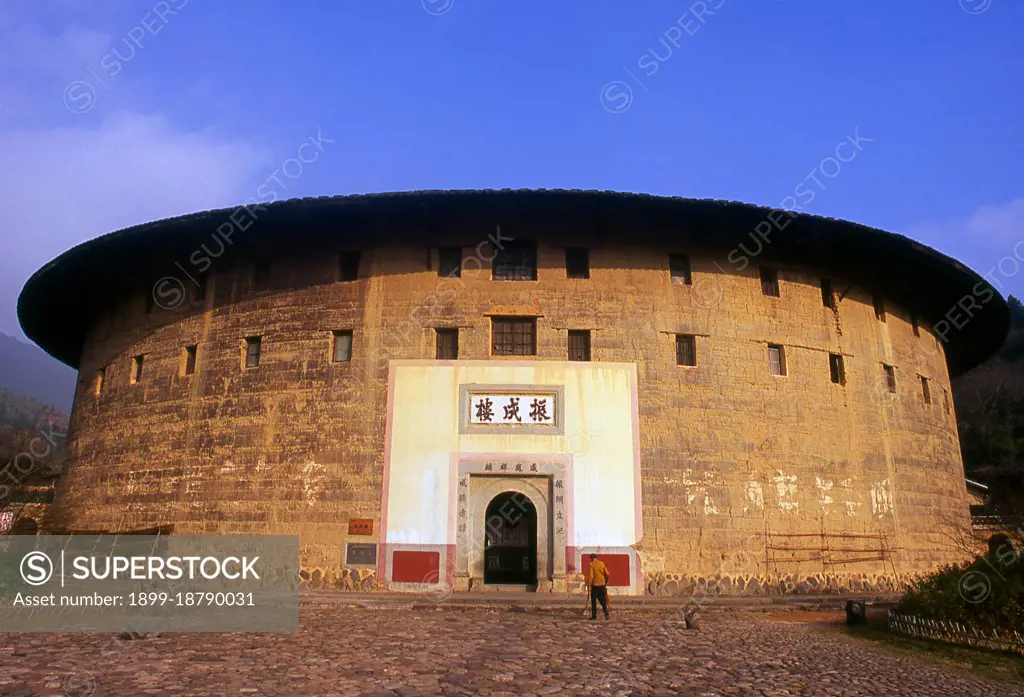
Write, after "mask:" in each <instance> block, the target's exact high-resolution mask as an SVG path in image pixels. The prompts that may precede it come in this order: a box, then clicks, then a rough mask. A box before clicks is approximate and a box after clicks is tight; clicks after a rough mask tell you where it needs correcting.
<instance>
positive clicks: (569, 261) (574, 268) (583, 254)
mask: <svg viewBox="0 0 1024 697" xmlns="http://www.w3.org/2000/svg"><path fill="white" fill-rule="evenodd" d="M565 276H566V278H590V254H589V253H588V251H587V250H586V249H585V248H583V247H566V248H565Z"/></svg>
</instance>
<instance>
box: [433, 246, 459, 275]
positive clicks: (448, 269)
mask: <svg viewBox="0 0 1024 697" xmlns="http://www.w3.org/2000/svg"><path fill="white" fill-rule="evenodd" d="M437 251H438V262H439V263H438V265H437V275H438V276H441V277H447V278H458V277H460V276H462V247H441V248H440V249H439V250H437Z"/></svg>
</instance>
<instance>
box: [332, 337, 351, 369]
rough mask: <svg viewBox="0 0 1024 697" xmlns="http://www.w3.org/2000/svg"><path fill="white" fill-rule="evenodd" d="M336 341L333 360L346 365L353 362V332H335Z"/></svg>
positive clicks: (333, 348) (334, 342)
mask: <svg viewBox="0 0 1024 697" xmlns="http://www.w3.org/2000/svg"><path fill="white" fill-rule="evenodd" d="M333 335H334V341H333V347H332V350H331V360H332V361H334V362H335V363H344V362H346V361H350V360H352V330H351V329H344V330H341V331H336V332H333Z"/></svg>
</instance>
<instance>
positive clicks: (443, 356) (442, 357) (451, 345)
mask: <svg viewBox="0 0 1024 697" xmlns="http://www.w3.org/2000/svg"><path fill="white" fill-rule="evenodd" d="M434 331H435V332H436V333H437V360H439V361H454V360H458V358H459V330H458V329H435V330H434Z"/></svg>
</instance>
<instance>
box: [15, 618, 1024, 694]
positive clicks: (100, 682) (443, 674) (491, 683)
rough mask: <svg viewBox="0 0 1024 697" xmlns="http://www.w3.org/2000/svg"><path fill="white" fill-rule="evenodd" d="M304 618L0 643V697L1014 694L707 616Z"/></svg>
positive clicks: (877, 654)
mask: <svg viewBox="0 0 1024 697" xmlns="http://www.w3.org/2000/svg"><path fill="white" fill-rule="evenodd" d="M701 622H702V627H701V629H700V630H699V631H694V630H686V629H685V628H683V627H682V626H680V622H679V621H678V615H677V614H675V613H673V612H671V611H668V610H664V609H662V610H622V611H620V612H618V613H616V614H615V615H614V616H613V618H612V621H611V622H607V623H605V622H604V621H603V620H598V621H597V622H590V621H589V620H585V619H583V618H582V617H581V616H580V614H579V613H578V612H576V611H570V610H569V609H561V610H555V611H550V612H508V611H497V610H494V609H461V610H451V609H438V610H434V609H415V610H401V609H396V608H394V607H391V608H386V609H367V608H354V607H350V606H346V605H343V604H332V605H326V606H320V607H304V608H303V613H302V631H301V632H300V633H298V634H263V635H260V634H167V635H162V636H155V637H148V638H144V639H140V640H135V641H127V642H119V641H117V640H116V639H115V638H114V637H113V636H112V635H110V634H89V635H82V634H59V635H55V634H45V635H44V634H4V635H0V667H2V670H0V695H3V696H6V697H30V696H33V697H34V696H39V695H66V696H68V697H104V696H108V695H111V696H113V695H116V696H118V697H121V696H124V697H128V696H129V695H130V696H131V697H137V696H138V695H232V696H237V697H248V696H252V697H262V696H270V695H274V696H282V697H284V696H289V695H304V696H307V695H308V696H312V695H321V696H327V695H338V696H343V695H346V696H347V695H352V696H354V697H355V696H359V695H364V696H372V697H394V696H395V695H399V696H401V697H412V696H413V695H472V694H479V695H491V696H493V697H499V696H501V697H505V696H507V697H515V696H518V695H607V694H619V695H663V696H665V697H668V696H669V695H699V696H704V695H708V696H710V695H849V696H854V695H884V696H886V697H891V696H896V695H928V696H934V697H940V696H941V697H955V696H959V695H965V696H966V695H970V696H971V697H984V696H987V695H1020V694H1024V692H1022V691H1021V690H1019V689H1017V688H1015V687H1013V686H1010V685H1004V684H1000V683H995V682H990V681H987V680H984V679H981V678H977V677H973V676H971V675H969V674H966V673H963V672H958V671H953V670H951V669H946V668H944V667H940V666H937V665H935V664H933V663H930V662H926V661H925V660H924V659H920V658H917V657H915V656H906V655H902V654H895V653H889V652H887V651H885V650H883V649H880V648H877V647H875V646H872V645H867V644H863V643H860V642H857V641H855V640H853V639H850V638H848V637H845V636H843V635H841V634H839V633H837V632H835V631H829V630H824V629H822V628H821V627H816V626H813V625H808V624H796V623H787V622H779V621H776V620H773V619H771V618H768V617H766V616H765V615H763V614H760V613H755V612H746V611H737V610H709V611H708V612H706V613H705V614H704V615H703V616H702V617H701Z"/></svg>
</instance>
